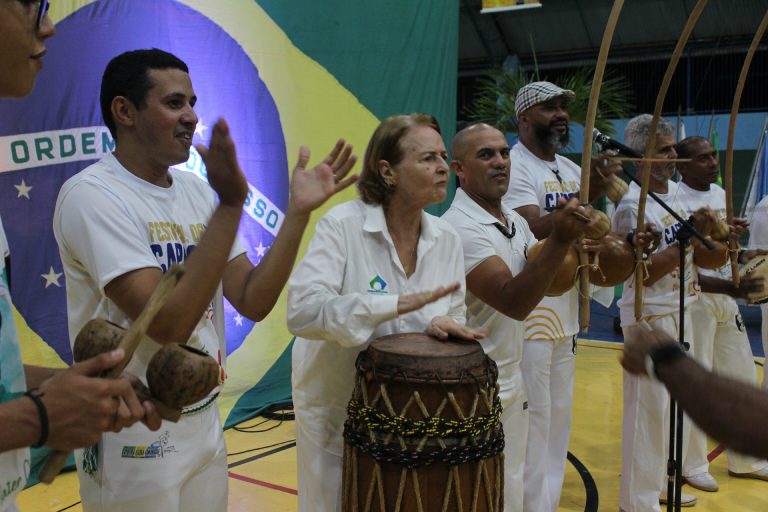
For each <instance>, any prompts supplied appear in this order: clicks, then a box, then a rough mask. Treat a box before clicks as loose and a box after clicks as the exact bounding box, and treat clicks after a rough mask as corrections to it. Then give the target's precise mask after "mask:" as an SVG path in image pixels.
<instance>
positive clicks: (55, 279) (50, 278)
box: [40, 267, 62, 288]
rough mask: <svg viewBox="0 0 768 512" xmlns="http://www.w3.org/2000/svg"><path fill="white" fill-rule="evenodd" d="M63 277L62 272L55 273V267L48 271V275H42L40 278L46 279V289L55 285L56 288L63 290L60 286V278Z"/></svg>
mask: <svg viewBox="0 0 768 512" xmlns="http://www.w3.org/2000/svg"><path fill="white" fill-rule="evenodd" d="M61 275H62V274H61V273H60V272H55V271H54V270H53V267H51V268H50V270H48V273H47V274H40V277H42V278H43V279H45V287H46V288H48V287H49V286H51V285H52V284H55V285H56V286H58V287H59V288H61V285H60V284H59V278H60V277H61Z"/></svg>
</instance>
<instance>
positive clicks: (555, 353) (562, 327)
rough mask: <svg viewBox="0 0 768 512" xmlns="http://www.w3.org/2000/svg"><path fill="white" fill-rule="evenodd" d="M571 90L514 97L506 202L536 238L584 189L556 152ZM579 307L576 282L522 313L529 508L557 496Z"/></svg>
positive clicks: (575, 170) (534, 88) (550, 505)
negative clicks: (561, 203)
mask: <svg viewBox="0 0 768 512" xmlns="http://www.w3.org/2000/svg"><path fill="white" fill-rule="evenodd" d="M574 97H575V94H574V92H573V91H570V90H567V89H562V88H560V87H558V86H556V85H555V84H552V83H550V82H533V83H530V84H528V85H526V86H524V87H522V88H521V89H520V90H519V91H518V93H517V96H516V98H515V111H516V112H517V118H518V128H519V136H520V141H519V142H518V143H517V144H515V146H514V147H513V148H512V150H511V152H510V162H511V171H510V180H509V190H508V192H507V193H506V195H505V196H504V198H503V202H504V205H505V206H506V207H508V208H511V209H514V210H515V211H517V212H518V213H519V214H520V215H521V216H523V217H524V218H525V219H526V220H527V221H528V224H529V226H530V228H531V231H532V232H533V234H534V235H535V236H536V238H538V239H539V240H541V239H543V238H546V237H548V236H549V234H550V232H551V230H552V217H551V215H550V214H549V213H548V210H549V209H551V208H553V207H555V206H557V203H558V200H559V199H560V198H564V199H570V198H571V197H573V196H575V195H578V193H579V187H580V181H581V171H580V169H579V167H578V166H577V165H576V164H575V163H573V162H572V161H570V160H568V159H567V158H565V157H563V156H560V155H558V154H557V151H558V150H559V149H562V148H563V147H565V146H566V145H567V144H568V120H569V118H568V112H567V110H566V107H567V105H568V103H569V102H570V101H571V100H573V98H574ZM613 165H614V162H612V161H609V162H608V166H613ZM614 171H615V169H614ZM602 174H603V175H604V176H607V177H608V176H609V174H610V171H608V169H606V168H603V169H602ZM595 175H596V176H599V174H597V173H595ZM593 181H594V183H593V184H591V185H590V190H591V191H593V192H595V193H597V194H593V197H596V195H599V193H601V192H602V191H603V190H604V188H605V178H600V181H598V180H597V179H595V180H593ZM578 309H579V304H578V291H577V290H576V289H575V288H572V289H571V290H569V291H568V292H566V293H565V294H563V295H561V296H559V297H545V298H544V299H543V300H542V301H541V302H540V303H539V305H538V306H537V307H536V308H535V309H534V310H533V311H532V312H531V314H530V315H529V316H528V318H527V319H526V320H525V342H524V343H523V360H522V365H521V367H522V373H523V380H524V381H525V387H526V391H527V393H528V403H529V419H530V425H529V428H528V446H527V451H526V460H525V470H524V474H525V482H524V510H525V511H530V512H549V511H555V510H556V509H557V504H558V502H559V501H560V491H561V488H562V485H563V476H564V473H565V461H566V456H567V453H568V436H569V434H570V430H571V404H572V402H573V375H574V370H575V367H576V334H577V332H578V330H579V325H578Z"/></svg>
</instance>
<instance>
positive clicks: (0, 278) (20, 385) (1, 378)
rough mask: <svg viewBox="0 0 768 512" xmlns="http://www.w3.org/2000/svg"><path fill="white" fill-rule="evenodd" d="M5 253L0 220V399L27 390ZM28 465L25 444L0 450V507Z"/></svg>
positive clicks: (8, 502) (20, 484)
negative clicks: (3, 450) (21, 446)
mask: <svg viewBox="0 0 768 512" xmlns="http://www.w3.org/2000/svg"><path fill="white" fill-rule="evenodd" d="M9 254H10V249H9V248H8V240H7V239H6V238H5V231H4V230H3V223H2V220H0V403H3V402H8V401H10V400H13V399H16V398H19V397H20V396H22V395H23V394H24V392H25V391H26V390H27V384H26V379H25V377H24V365H23V364H22V362H21V352H20V351H19V340H18V337H17V336H16V327H15V325H14V321H13V310H12V308H11V294H10V291H9V289H8V274H7V273H6V271H5V257H6V256H8V255H9ZM25 400H28V398H25ZM2 428H7V426H4V427H2ZM30 466H31V462H30V453H29V448H19V449H17V450H10V451H7V452H4V453H0V511H3V510H6V509H8V508H11V507H12V505H13V504H14V503H15V501H16V500H15V497H16V495H17V494H18V493H19V492H21V490H22V489H24V486H25V485H26V484H27V478H29V471H30Z"/></svg>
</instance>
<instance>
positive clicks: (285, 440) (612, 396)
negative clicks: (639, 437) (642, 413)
mask: <svg viewBox="0 0 768 512" xmlns="http://www.w3.org/2000/svg"><path fill="white" fill-rule="evenodd" d="M620 348H621V345H620V344H617V343H612V342H600V341H582V342H581V345H580V347H579V354H578V357H577V359H576V361H577V370H576V389H575V393H576V394H575V400H574V403H575V407H574V421H573V433H572V435H571V448H570V451H571V454H572V456H573V457H575V459H577V460H576V461H575V462H576V464H577V465H581V466H583V469H584V471H582V473H583V475H580V474H579V473H578V472H577V470H576V469H575V468H574V464H573V462H574V461H572V462H571V463H569V464H568V468H567V473H566V478H565V484H564V489H563V494H562V499H561V501H560V510H561V511H597V510H601V511H602V510H609V511H616V510H618V494H619V467H620V463H621V461H620V456H621V371H620V367H619V364H618V362H617V358H618V355H619V353H620ZM758 363H759V365H760V366H762V360H761V359H760V360H758ZM758 373H762V371H759V372H758ZM239 428H240V429H241V430H242V431H236V430H235V429H230V430H228V431H227V432H226V439H227V445H228V448H229V452H230V457H229V459H230V473H229V476H230V480H229V486H230V497H229V510H230V511H231V512H246V511H248V512H250V511H270V512H271V511H278V512H283V511H285V512H291V511H294V510H296V473H295V463H296V449H295V445H294V439H295V436H294V427H293V423H292V422H290V421H280V420H279V419H269V420H265V419H264V418H254V419H253V420H250V421H248V422H245V423H244V424H241V425H240V426H239ZM249 431H250V432H249ZM711 448H712V452H713V453H712V456H713V457H714V459H713V460H712V465H711V472H712V475H713V476H714V477H715V478H716V479H717V480H718V482H719V483H720V491H719V492H717V493H706V492H701V491H697V490H692V489H690V488H689V487H688V486H685V487H684V488H683V489H684V491H685V492H691V493H693V494H695V495H696V496H697V497H698V498H699V503H698V505H697V506H696V507H695V508H694V509H693V510H698V511H700V512H713V511H718V512H720V511H723V512H724V511H729V512H744V511H766V510H768V482H756V481H751V480H743V479H734V478H730V477H729V476H728V473H727V465H726V460H725V454H719V449H718V448H717V447H716V446H715V445H712V446H711ZM77 489H78V485H77V478H76V476H75V475H74V474H73V473H68V474H65V475H62V476H60V477H59V478H58V479H57V480H56V481H55V482H54V484H53V485H51V486H48V487H46V486H44V485H37V486H34V487H32V488H30V489H28V490H26V491H24V492H23V493H22V494H21V497H20V499H19V506H20V509H21V510H22V511H23V512H43V511H44V512H51V511H64V510H67V511H72V512H75V511H80V510H82V508H81V507H80V505H79V501H78V500H79V497H78V491H77Z"/></svg>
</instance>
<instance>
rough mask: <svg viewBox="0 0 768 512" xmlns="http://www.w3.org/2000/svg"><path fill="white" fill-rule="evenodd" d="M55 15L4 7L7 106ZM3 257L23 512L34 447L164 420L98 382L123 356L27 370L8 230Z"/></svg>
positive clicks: (5, 420)
mask: <svg viewBox="0 0 768 512" xmlns="http://www.w3.org/2000/svg"><path fill="white" fill-rule="evenodd" d="M47 11H48V1H47V0H33V1H25V0H0V98H2V97H10V98H20V97H22V96H25V95H27V94H29V92H30V91H31V90H32V87H33V86H34V84H35V77H36V76H37V72H38V71H39V70H40V68H41V66H42V61H41V58H42V57H43V55H44V54H45V40H46V39H48V38H49V37H51V36H52V35H53V34H54V28H53V23H52V22H51V20H50V19H49V18H48V16H47V15H46V13H47ZM0 255H1V256H2V257H0V425H2V435H0V512H11V511H14V512H15V511H17V510H18V508H17V506H16V500H15V497H16V495H17V494H18V493H19V492H20V491H21V490H22V489H23V488H24V486H25V484H26V480H27V478H28V477H29V471H30V465H31V459H30V451H29V446H43V445H45V446H47V447H50V448H56V449H59V450H72V449H73V448H78V447H83V446H89V445H92V444H94V443H95V442H96V441H98V439H99V438H100V435H101V433H102V432H103V431H107V430H109V431H118V430H120V429H121V428H122V427H125V426H128V425H131V424H133V423H135V422H137V421H139V420H140V419H142V418H145V421H146V423H147V424H148V426H149V427H150V428H153V429H157V428H159V426H160V419H159V417H158V416H157V414H156V412H154V409H152V407H151V405H149V404H140V403H139V401H138V399H137V398H136V395H135V393H134V392H133V390H132V388H131V384H130V383H129V382H128V381H127V380H123V379H119V380H113V381H112V380H106V379H101V378H94V377H91V376H93V375H99V374H100V373H101V372H102V371H104V370H106V369H108V368H110V367H112V366H114V365H115V364H117V363H118V362H119V361H120V360H121V359H122V357H123V355H124V354H123V353H122V351H116V352H113V353H110V354H103V355H101V356H99V357H96V358H93V359H90V360H87V361H84V362H82V363H79V364H76V365H74V366H72V367H71V368H68V369H66V370H61V369H53V368H42V367H36V366H29V365H22V362H21V356H20V351H19V343H18V339H17V336H16V330H15V327H14V320H13V309H12V306H11V295H10V258H9V255H10V250H9V248H8V243H7V240H6V237H5V233H4V231H3V229H2V222H0ZM116 398H118V399H119V400H116Z"/></svg>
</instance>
